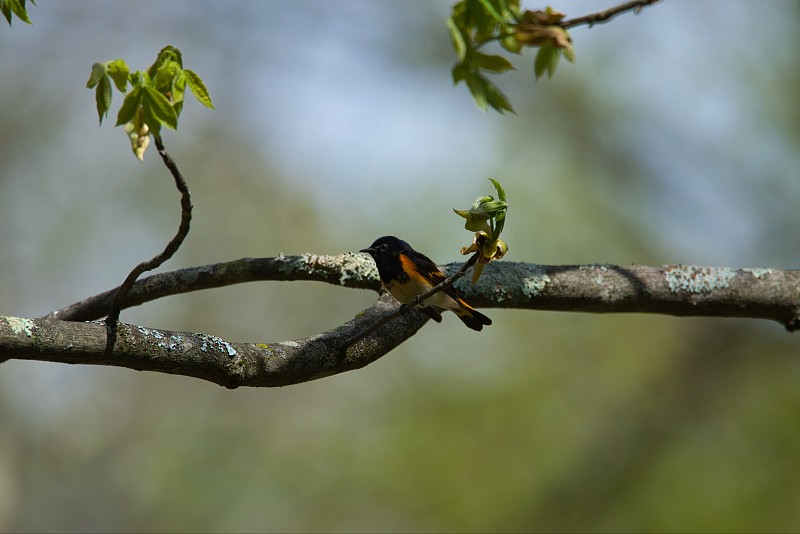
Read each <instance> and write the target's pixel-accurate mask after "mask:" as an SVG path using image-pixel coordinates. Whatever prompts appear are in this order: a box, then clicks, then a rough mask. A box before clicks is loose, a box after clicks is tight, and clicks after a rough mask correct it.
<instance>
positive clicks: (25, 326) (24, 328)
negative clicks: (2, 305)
mask: <svg viewBox="0 0 800 534" xmlns="http://www.w3.org/2000/svg"><path fill="white" fill-rule="evenodd" d="M3 319H5V321H6V323H8V326H9V327H11V331H12V332H14V335H17V336H18V335H20V334H25V335H26V336H28V337H31V336H33V331H34V330H35V329H36V323H34V322H33V320H32V319H26V318H24V317H3Z"/></svg>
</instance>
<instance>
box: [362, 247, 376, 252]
mask: <svg viewBox="0 0 800 534" xmlns="http://www.w3.org/2000/svg"><path fill="white" fill-rule="evenodd" d="M359 252H366V253H367V254H372V253H373V252H375V249H371V248H369V247H367V248H362V249H361V250H359Z"/></svg>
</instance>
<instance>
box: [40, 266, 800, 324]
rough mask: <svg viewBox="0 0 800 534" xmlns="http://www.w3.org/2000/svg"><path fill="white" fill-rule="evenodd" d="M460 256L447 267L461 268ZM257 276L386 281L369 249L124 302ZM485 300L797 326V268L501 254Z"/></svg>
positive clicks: (175, 279) (235, 269)
mask: <svg viewBox="0 0 800 534" xmlns="http://www.w3.org/2000/svg"><path fill="white" fill-rule="evenodd" d="M461 267H462V264H460V263H452V264H449V265H448V266H446V268H445V270H446V272H447V273H449V274H452V273H455V272H456V271H457V270H458V269H459V268H461ZM257 280H286V281H288V280H313V281H321V282H328V283H330V284H334V285H340V286H343V287H350V288H358V289H372V290H376V291H377V290H378V289H379V288H380V281H379V279H378V272H377V269H375V265H374V263H373V262H372V260H370V259H369V257H367V256H366V255H363V254H353V253H346V254H340V255H337V256H316V255H311V254H304V255H302V256H283V255H280V256H278V257H277V258H260V259H253V258H244V259H241V260H237V261H232V262H227V263H218V264H213V265H205V266H202V267H194V268H190V269H180V270H177V271H172V272H167V273H161V274H156V275H153V276H149V277H146V278H143V279H142V280H139V281H137V282H136V284H134V286H133V288H132V290H131V292H130V295H129V298H128V301H127V303H126V305H128V306H136V305H140V304H143V303H145V302H149V301H152V300H155V299H158V298H162V297H165V296H168V295H174V294H178V293H186V292H190V291H196V290H199V289H209V288H215V287H223V286H227V285H231V284H239V283H243V282H252V281H257ZM456 287H457V288H458V289H460V290H461V291H462V292H463V293H464V294H465V296H466V297H467V299H468V300H469V301H470V302H471V303H473V304H475V305H477V306H480V307H490V308H518V309H536V310H559V311H579V312H594V313H619V312H638V313H661V314H667V315H677V316H710V317H714V316H716V317H749V318H759V319H771V320H773V321H777V322H779V323H781V324H782V325H784V326H785V327H786V329H787V330H789V331H794V330H796V329H798V328H800V322H798V321H799V320H798V312H799V310H798V306H800V271H798V270H782V269H766V268H757V269H731V268H728V267H698V266H691V265H688V266H682V265H665V266H661V267H653V266H646V265H630V266H618V265H596V264H589V265H537V264H534V263H520V262H509V261H494V262H491V263H490V264H488V265H487V266H486V268H485V269H484V270H483V274H482V275H481V278H480V280H479V281H478V283H477V284H475V285H471V284H469V283H467V282H464V281H463V280H462V281H460V282H459V283H457V284H456ZM108 298H110V292H106V293H103V294H100V295H97V296H95V297H91V298H89V299H86V300H84V301H81V302H78V303H75V304H72V305H70V306H67V307H66V308H63V309H61V310H57V311H54V312H52V313H50V314H49V315H48V316H47V318H51V319H63V320H70V321H85V320H92V319H99V318H101V317H103V315H104V313H105V309H106V308H105V306H106V304H105V302H106V300H107V299H108Z"/></svg>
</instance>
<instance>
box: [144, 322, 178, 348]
mask: <svg viewBox="0 0 800 534" xmlns="http://www.w3.org/2000/svg"><path fill="white" fill-rule="evenodd" d="M135 328H136V330H137V331H138V332H139V334H140V335H141V336H142V337H145V338H149V339H152V340H154V341H155V343H156V345H158V347H159V348H161V349H163V350H166V351H167V352H172V351H182V350H184V349H185V348H187V347H185V346H184V345H186V344H187V343H186V340H185V339H184V337H183V336H181V335H180V334H172V335H170V336H169V337H168V336H166V335H164V334H163V333H162V332H159V331H158V330H152V329H150V328H145V327H144V326H136V327H135Z"/></svg>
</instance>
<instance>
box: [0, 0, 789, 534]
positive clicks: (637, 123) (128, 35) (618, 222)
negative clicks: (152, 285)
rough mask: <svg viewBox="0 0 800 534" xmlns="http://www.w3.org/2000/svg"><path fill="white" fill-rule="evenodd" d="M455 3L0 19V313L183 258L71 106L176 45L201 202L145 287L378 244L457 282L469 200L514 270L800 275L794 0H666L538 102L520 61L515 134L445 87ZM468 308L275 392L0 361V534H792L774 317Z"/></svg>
mask: <svg viewBox="0 0 800 534" xmlns="http://www.w3.org/2000/svg"><path fill="white" fill-rule="evenodd" d="M614 4H615V2H613V1H609V2H599V1H597V0H594V1H588V0H587V1H569V2H567V1H564V2H560V3H559V2H554V4H553V6H554V7H555V8H557V9H560V10H561V11H565V12H566V13H567V14H568V15H570V16H578V15H583V14H586V13H589V12H592V11H596V10H598V9H602V8H605V7H610V6H611V5H614ZM525 5H526V7H529V8H533V9H535V8H541V7H543V6H542V5H539V4H529V3H526V4H525ZM449 8H450V2H448V1H438V0H437V1H435V2H422V1H407V2H389V1H383V2H367V1H363V0H362V1H339V2H323V1H292V2H244V1H240V2H201V1H193V2H188V1H173V2H160V1H156V0H141V1H137V2H124V3H122V2H114V3H109V2H101V1H100V0H91V1H90V0H72V1H70V2H45V1H41V2H39V3H38V5H36V6H32V7H30V9H29V13H30V15H31V18H32V19H33V22H34V24H33V26H27V25H25V24H21V23H19V21H16V22H15V24H14V27H13V28H8V27H7V26H5V25H3V26H2V27H0V88H1V91H0V273H1V274H0V314H10V315H17V316H39V315H43V314H45V313H47V312H49V311H51V310H53V309H56V308H59V307H62V306H64V305H66V304H69V303H72V302H74V301H76V300H79V299H81V298H84V297H86V296H89V295H93V294H95V293H98V292H100V291H103V290H106V289H109V288H111V287H113V286H115V285H116V284H118V283H119V282H120V281H121V280H122V279H123V278H124V277H125V275H126V274H127V273H128V271H129V270H130V268H131V267H132V266H133V265H135V264H136V263H137V262H139V261H140V260H142V259H144V258H148V257H150V256H152V255H153V254H154V253H156V252H157V251H159V250H161V248H162V247H163V244H164V243H165V242H166V241H167V240H168V239H169V238H170V237H171V236H172V235H173V233H174V231H175V228H176V227H177V224H178V217H179V215H178V206H179V202H178V197H177V194H176V192H175V191H174V187H173V185H172V180H171V178H170V176H169V175H168V173H167V172H166V170H165V169H164V168H163V166H162V164H161V162H160V160H159V158H158V157H157V156H156V154H155V153H154V152H153V153H149V154H148V155H147V157H146V159H145V162H144V163H143V164H142V163H139V162H138V161H137V160H136V159H135V158H134V157H133V155H132V154H131V152H130V148H129V145H128V142H127V140H126V138H125V135H124V133H123V131H122V130H121V128H116V129H114V128H112V124H113V122H114V120H113V117H110V118H109V121H108V123H107V124H104V125H103V126H102V127H100V128H98V125H97V117H96V112H95V108H94V102H93V93H92V92H90V91H87V90H86V89H84V85H85V83H86V80H87V78H88V76H89V72H90V68H91V65H92V63H94V62H95V61H106V60H110V59H115V58H118V57H122V58H124V59H125V60H126V61H127V62H128V64H129V65H131V67H132V68H134V69H144V68H146V67H147V66H149V65H150V63H151V62H152V61H153V60H154V59H155V56H156V53H157V52H158V51H159V50H160V49H161V48H162V46H164V45H166V44H172V45H175V46H177V47H179V48H180V49H181V50H182V51H183V53H184V61H185V65H186V67H187V68H190V69H193V70H195V71H197V72H198V73H200V75H201V76H202V77H203V79H204V80H205V82H206V84H207V85H208V87H209V88H210V90H211V94H212V96H213V98H214V102H215V104H216V107H217V111H215V112H210V111H208V110H206V109H204V108H202V107H201V106H200V105H199V104H197V103H196V102H189V103H188V104H187V105H186V107H185V110H184V111H185V112H184V114H183V116H182V117H181V123H180V131H179V132H178V133H173V132H167V133H166V134H165V143H166V145H167V147H168V149H169V150H170V152H171V153H172V154H173V156H174V157H175V159H176V160H177V161H178V164H179V165H180V167H181V169H182V171H183V172H184V174H185V175H186V177H187V179H188V181H189V184H190V186H191V189H192V192H193V195H194V205H195V211H194V217H195V218H194V223H193V227H192V232H191V233H190V235H189V237H188V239H187V241H186V243H185V245H184V247H183V248H182V249H181V250H180V251H179V252H178V254H177V255H176V256H175V257H174V258H173V259H172V260H171V261H170V262H169V263H168V264H167V265H165V266H164V269H165V270H169V269H174V268H179V267H186V266H193V265H201V264H207V263H212V262H216V261H225V260H231V259H236V258H240V257H244V256H274V255H276V254H278V253H279V252H283V253H286V254H297V253H303V252H312V253H316V254H326V253H330V254H334V253H339V252H344V251H354V250H358V249H360V248H363V247H364V246H367V245H368V244H369V243H371V242H372V241H373V240H374V239H375V238H376V237H378V236H381V235H384V234H396V235H398V236H400V237H402V238H404V239H406V240H408V241H410V242H411V243H412V244H414V246H415V247H416V248H418V249H420V250H422V251H424V252H425V253H427V254H428V255H430V256H432V257H433V258H435V259H436V260H438V261H440V262H442V263H446V262H450V261H455V260H457V259H458V247H460V246H462V245H464V244H465V243H466V242H467V241H468V240H469V234H468V233H467V232H465V231H464V230H463V227H462V223H461V220H460V219H459V218H458V217H457V216H455V215H454V214H453V213H452V211H451V208H453V207H459V208H463V207H467V206H469V204H470V203H471V202H472V200H473V198H474V197H475V196H478V195H481V194H486V193H489V192H491V191H492V189H491V185H490V184H489V182H488V181H486V179H485V177H486V176H492V177H494V178H497V179H499V180H500V181H501V182H502V183H503V185H504V186H505V188H506V191H507V192H508V195H509V200H510V203H511V209H510V212H509V218H508V220H507V224H506V229H505V232H504V236H503V237H504V238H505V239H506V241H507V242H508V243H509V245H510V252H509V254H508V256H507V258H508V259H509V260H514V261H530V262H538V263H547V264H569V263H578V262H598V263H602V262H610V263H617V264H622V265H625V264H630V263H645V264H656V265H658V264H664V263H678V262H681V263H685V264H710V265H730V266H734V267H741V266H748V267H756V266H769V267H779V268H796V267H798V265H800V231H798V228H800V210H798V209H797V204H798V199H800V99H798V94H800V41H798V39H797V37H796V36H797V35H798V33H800V4H798V3H796V2H792V1H783V2H779V1H771V2H760V3H758V5H757V7H756V6H755V4H753V2H748V1H733V0H725V1H722V0H707V1H704V2H694V1H692V0H666V1H665V2H663V3H662V4H659V5H657V6H655V7H652V8H649V9H646V10H645V11H644V12H643V13H641V14H640V15H639V16H634V15H632V14H626V15H622V16H620V17H619V18H617V19H615V20H613V21H612V22H610V23H609V24H605V25H599V26H595V27H594V28H592V29H589V28H587V27H580V28H576V29H575V30H573V32H572V37H573V40H574V43H575V50H576V54H577V63H576V64H575V65H570V64H567V63H562V64H561V65H560V67H559V70H558V72H557V73H556V76H555V78H554V79H553V80H552V81H550V82H548V81H540V82H539V83H536V84H534V83H533V74H532V69H533V67H532V65H533V57H534V56H533V54H531V53H528V54H526V55H525V56H523V57H521V58H515V63H516V65H517V67H518V68H519V71H518V72H515V73H510V74H507V75H504V76H500V77H498V78H497V82H498V83H499V85H500V86H501V87H502V88H503V89H504V90H505V91H506V92H507V94H508V95H509V97H510V98H511V100H512V102H513V104H514V105H515V107H516V110H517V115H508V116H500V115H497V114H495V113H488V114H484V113H481V112H480V111H479V110H478V109H477V108H476V106H475V105H474V103H473V102H472V101H471V98H470V96H469V95H468V92H467V90H466V88H465V87H463V86H459V87H455V88H454V87H453V86H452V83H451V79H450V73H449V69H450V67H451V66H452V63H453V61H454V54H453V51H452V47H451V44H450V40H449V36H448V34H447V31H446V27H445V23H444V21H445V17H446V15H447V13H448V11H449ZM115 99H116V100H115V106H116V105H118V104H119V103H120V102H121V99H120V98H119V96H118V95H117V96H115ZM114 109H117V108H116V107H115V108H114ZM373 300H374V294H372V293H370V292H360V291H354V290H345V289H341V288H334V287H328V286H326V285H323V284H315V283H259V284H249V285H246V286H238V287H230V288H224V289H217V290H213V291H206V292H201V293H197V294H191V295H184V296H178V297H172V298H168V299H164V300H162V301H159V302H155V303H152V304H148V305H145V306H143V307H140V308H136V309H132V310H127V311H124V312H123V314H122V320H124V321H126V322H132V323H137V324H141V325H147V326H153V327H160V328H165V329H175V330H187V331H193V332H194V331H202V332H206V333H211V334H216V335H219V336H222V337H224V338H229V339H233V340H239V341H276V340H283V339H291V338H296V337H303V336H307V335H311V334H313V333H317V332H320V331H322V330H325V329H328V328H331V327H334V326H336V325H338V324H340V323H342V322H344V321H346V320H348V319H349V318H351V317H352V316H353V315H354V314H355V313H357V312H358V311H359V310H361V309H362V308H364V307H366V306H368V305H369V304H370V303H371V302H372V301H373ZM487 313H488V315H490V316H491V317H492V318H493V319H494V325H493V326H492V327H491V328H489V329H487V330H485V331H484V332H482V333H480V334H477V333H474V332H471V331H468V330H467V329H465V328H464V327H463V325H461V323H460V322H459V321H457V320H455V318H453V317H452V316H449V317H447V316H446V317H445V321H444V323H443V324H441V325H436V324H429V325H428V326H426V327H425V328H424V329H423V330H422V331H421V332H420V333H419V334H418V335H417V336H415V337H414V338H412V339H411V340H409V341H408V342H406V343H405V344H404V345H402V346H401V347H400V348H399V349H397V350H396V351H394V352H392V353H391V354H389V355H387V356H386V357H384V358H383V359H381V360H379V361H378V362H376V363H374V364H372V365H371V366H369V367H367V368H365V369H363V370H360V371H358V372H352V373H347V374H344V375H341V376H336V377H332V378H326V379H324V380H320V381H317V382H311V383H307V384H303V385H298V386H292V387H287V388H282V389H274V390H268V389H258V390H253V389H244V388H243V389H239V390H234V391H228V390H225V389H222V388H219V387H216V386H214V385H211V384H209V383H205V382H200V381H198V380H195V379H189V378H183V377H177V376H167V375H159V374H155V373H137V372H134V371H130V370H123V369H112V368H94V367H72V366H66V365H59V364H47V363H34V362H20V361H10V362H7V363H4V364H2V366H0V530H3V531H16V532H26V531H141V532H148V531H206V532H222V531H225V532H228V531H353V532H356V531H370V532H371V531H535V530H547V531H608V530H614V531H632V530H635V531H640V530H661V531H664V530H667V531H751V530H760V531H797V530H798V529H800V506H799V504H800V425H798V416H800V387H799V386H800V358H798V356H800V354H798V340H797V338H796V337H795V336H792V335H790V334H787V333H786V332H784V330H783V328H782V327H781V326H780V325H778V324H774V323H768V322H762V321H756V320H735V319H697V318H691V319H679V318H672V317H664V316H646V315H586V314H574V313H551V312H533V311H516V310H489V311H488V312H487Z"/></svg>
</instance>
